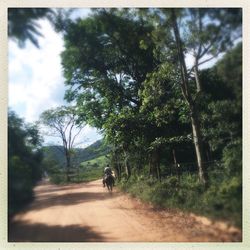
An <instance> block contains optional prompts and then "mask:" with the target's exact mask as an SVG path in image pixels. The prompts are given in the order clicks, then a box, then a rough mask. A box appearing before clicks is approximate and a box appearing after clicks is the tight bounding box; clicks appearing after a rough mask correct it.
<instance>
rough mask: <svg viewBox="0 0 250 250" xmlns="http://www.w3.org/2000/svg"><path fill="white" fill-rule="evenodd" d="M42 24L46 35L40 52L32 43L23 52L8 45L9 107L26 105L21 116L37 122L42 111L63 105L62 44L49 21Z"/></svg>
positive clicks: (42, 38)
mask: <svg viewBox="0 0 250 250" xmlns="http://www.w3.org/2000/svg"><path fill="white" fill-rule="evenodd" d="M40 24H41V30H42V33H43V35H44V37H41V38H39V45H40V49H37V48H36V47H35V46H34V45H33V44H31V43H30V42H27V44H26V47H25V48H24V49H20V48H19V47H18V46H17V45H16V44H15V43H14V42H12V41H10V42H9V106H10V107H15V106H18V105H24V107H25V110H23V112H24V113H23V114H22V115H23V117H25V119H26V121H28V122H33V121H35V120H37V119H38V118H39V115H40V113H41V112H42V111H43V110H45V109H48V108H51V107H55V106H58V105H61V104H62V103H63V94H64V84H63V77H62V69H61V65H60V53H61V51H62V50H63V41H62V38H61V37H60V36H59V35H58V34H56V33H55V32H54V31H53V29H52V27H51V26H50V24H49V22H48V21H45V20H43V21H41V22H40ZM58 93H61V94H59V95H58ZM54 96H56V97H57V98H56V99H55V98H53V97H54Z"/></svg>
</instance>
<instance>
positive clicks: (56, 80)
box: [8, 9, 101, 147]
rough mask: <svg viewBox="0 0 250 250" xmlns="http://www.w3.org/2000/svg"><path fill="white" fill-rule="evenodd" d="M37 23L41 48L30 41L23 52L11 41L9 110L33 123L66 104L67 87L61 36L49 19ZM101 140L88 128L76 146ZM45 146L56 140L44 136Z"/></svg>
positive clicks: (95, 132) (93, 130) (79, 11)
mask: <svg viewBox="0 0 250 250" xmlns="http://www.w3.org/2000/svg"><path fill="white" fill-rule="evenodd" d="M88 13H89V10H88V9H82V10H78V11H76V12H75V13H74V17H78V16H86V14H88ZM38 23H39V25H40V26H41V33H42V34H43V37H39V45H40V49H38V48H36V47H35V46H34V45H33V44H31V43H30V42H29V41H28V42H26V46H25V47H24V48H22V49H21V48H19V47H18V45H17V44H16V43H15V42H13V41H12V40H9V43H8V47H9V48H8V53H9V54H8V59H9V63H8V66H9V70H8V75H9V95H8V97H9V100H8V103H9V107H10V108H11V109H12V110H14V111H15V112H16V113H17V114H18V116H19V117H21V118H23V119H24V120H25V121H26V122H31V123H33V122H35V121H37V120H38V119H39V116H40V114H41V113H42V112H43V111H44V110H47V109H50V108H55V107H58V106H61V105H65V104H66V102H65V101H64V100H63V97H64V92H65V86H64V78H63V73H62V67H61V59H60V53H61V52H62V51H63V39H62V36H61V35H60V34H58V33H56V32H55V31H54V30H53V28H52V26H51V24H50V23H49V22H48V21H47V20H45V19H42V20H39V21H38ZM100 138H101V135H100V134H98V133H97V130H96V129H94V128H91V127H89V126H86V127H85V129H84V131H83V133H82V134H81V136H80V137H79V139H78V141H77V142H76V143H77V144H78V146H81V147H85V146H87V145H89V144H91V143H93V142H94V141H96V140H98V139H100ZM45 143H46V144H53V143H57V141H55V140H54V139H53V138H49V137H45ZM79 143H80V144H79Z"/></svg>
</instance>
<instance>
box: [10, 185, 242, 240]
mask: <svg viewBox="0 0 250 250" xmlns="http://www.w3.org/2000/svg"><path fill="white" fill-rule="evenodd" d="M241 237H242V236H241V231H240V230H238V229H236V228H233V227H229V226H227V225H225V224H224V223H218V222H216V223H213V222H211V221H210V220H208V219H207V218H204V217H197V216H194V215H190V214H184V213H180V212H173V211H166V210H164V211H162V210H161V211H159V210H156V209H154V208H152V207H151V206H149V205H145V204H143V203H141V202H139V201H138V200H135V199H133V198H130V197H129V196H128V195H125V194H122V193H120V192H117V191H116V190H114V191H113V193H109V192H108V191H107V189H106V188H105V189H104V188H103V187H102V185H101V180H98V181H93V182H89V183H85V184H70V185H65V186H56V185H52V184H50V183H48V182H46V181H44V182H41V183H40V184H39V185H38V186H37V187H36V188H35V200H34V202H33V203H31V205H30V206H29V207H27V208H26V210H25V211H23V212H22V213H19V214H17V215H16V216H15V217H14V218H13V220H12V222H11V223H10V225H9V241H10V242H88V241H89V242H222V241H241V240H242V238H241Z"/></svg>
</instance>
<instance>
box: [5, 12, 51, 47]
mask: <svg viewBox="0 0 250 250" xmlns="http://www.w3.org/2000/svg"><path fill="white" fill-rule="evenodd" d="M53 14H54V12H53V11H52V9H49V8H8V36H9V37H10V38H13V39H14V40H16V41H17V42H18V45H19V46H20V47H24V45H25V42H26V40H30V41H31V42H32V43H33V44H34V45H35V46H36V47H39V44H38V41H37V36H42V34H41V33H40V30H39V29H40V25H39V24H38V23H37V20H39V19H42V18H49V16H52V15H53Z"/></svg>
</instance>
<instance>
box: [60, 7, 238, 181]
mask: <svg viewBox="0 0 250 250" xmlns="http://www.w3.org/2000/svg"><path fill="white" fill-rule="evenodd" d="M61 27H62V28H61V31H63V33H64V40H65V50H64V52H63V53H62V64H63V69H64V76H65V78H66V85H67V86H69V88H68V91H67V93H66V95H65V97H66V99H67V100H68V101H75V102H76V103H77V107H78V110H79V117H80V121H81V120H82V121H86V120H87V122H88V123H90V124H91V125H93V126H95V127H97V128H99V129H101V130H103V132H104V135H105V137H106V139H107V141H108V142H109V143H110V144H112V146H113V150H112V152H113V165H114V167H115V168H116V169H117V172H118V174H120V173H121V172H123V171H125V173H126V175H127V178H129V177H130V175H131V172H132V171H135V172H136V173H139V172H140V171H141V170H143V169H145V167H148V172H149V174H151V175H153V176H155V177H157V178H158V179H160V178H161V175H162V174H161V172H162V171H165V170H166V169H167V168H169V167H170V165H171V164H172V165H173V166H177V163H181V162H185V161H191V162H192V161H193V162H197V164H195V163H194V164H193V165H195V166H196V167H197V169H198V176H199V180H200V182H201V183H204V184H206V183H207V181H208V171H209V170H207V169H206V165H205V162H208V161H212V160H221V159H222V158H223V152H224V151H225V150H226V148H227V147H228V145H231V144H234V143H236V141H237V142H238V143H239V147H241V146H240V145H241V143H240V139H241V45H240V44H239V45H237V46H234V41H235V40H236V39H238V38H240V36H241V10H240V9H178V10H177V9H123V10H117V9H97V10H95V11H94V12H93V14H92V15H91V16H90V17H88V18H86V19H77V20H76V21H72V20H70V19H67V20H64V25H62V26H61ZM222 52H224V53H225V52H227V54H226V55H225V56H224V58H223V59H221V61H220V62H218V63H217V64H216V66H214V67H213V68H210V69H207V70H200V66H201V65H202V64H204V63H206V62H208V61H209V60H211V59H213V58H215V57H216V56H218V55H219V54H221V53H222ZM188 54H190V55H192V58H193V61H194V63H192V64H191V65H187V64H186V60H185V57H186V56H187V55H188ZM231 69H233V70H231ZM228 71H229V72H230V76H229V74H228ZM192 145H194V147H193V146H192ZM163 163H164V164H163ZM163 165H164V166H163Z"/></svg>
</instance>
